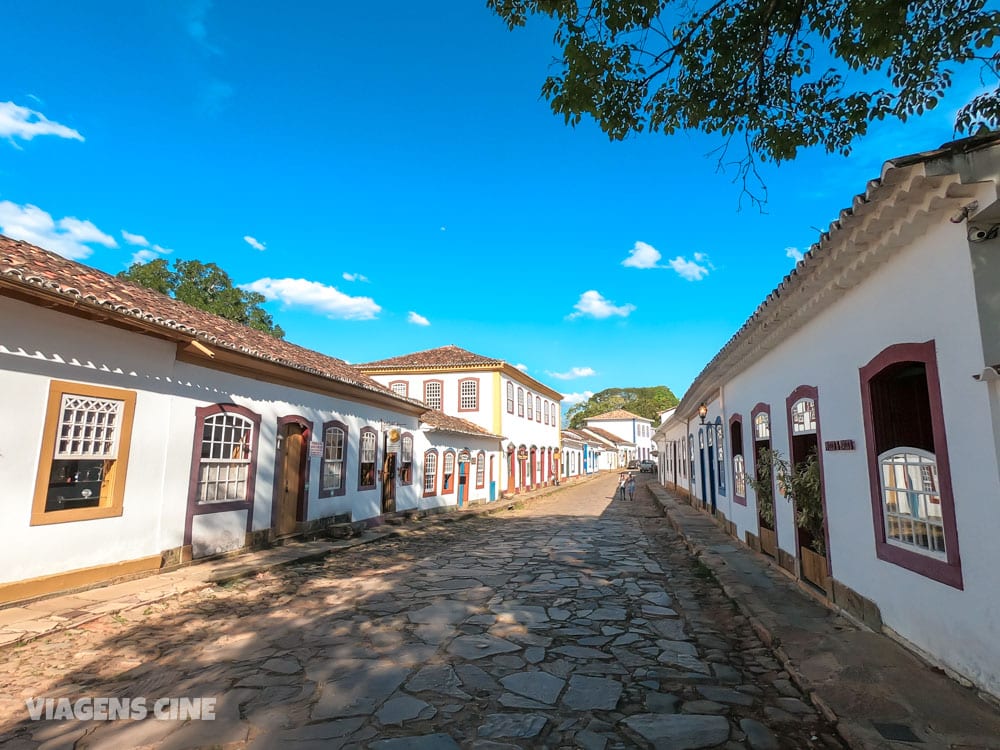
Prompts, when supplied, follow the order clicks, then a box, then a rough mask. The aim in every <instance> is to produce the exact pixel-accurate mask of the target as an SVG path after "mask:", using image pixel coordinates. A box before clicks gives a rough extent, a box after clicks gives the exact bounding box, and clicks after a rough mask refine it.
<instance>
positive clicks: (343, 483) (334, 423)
mask: <svg viewBox="0 0 1000 750" xmlns="http://www.w3.org/2000/svg"><path fill="white" fill-rule="evenodd" d="M334 427H336V428H337V429H338V430H343V431H344V467H343V469H342V470H341V474H340V489H339V490H324V489H323V464H324V462H325V461H326V459H325V458H324V457H320V460H319V497H321V498H323V497H340V496H341V495H346V494H347V455H348V447H349V446H350V444H351V440H350V436H351V433H350V431H349V430H348V429H347V425H346V424H344V423H343V422H340V421H338V420H336V419H334V420H331V421H329V422H324V423H323V432H322V434H320V441H321V442H322V443H323V451H324V454H323V455H324V456H325V455H326V433H327V430H330V429H332V428H334Z"/></svg>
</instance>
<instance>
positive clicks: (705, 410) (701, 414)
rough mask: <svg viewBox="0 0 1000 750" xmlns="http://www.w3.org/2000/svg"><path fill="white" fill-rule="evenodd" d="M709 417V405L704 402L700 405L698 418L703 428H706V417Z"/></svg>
mask: <svg viewBox="0 0 1000 750" xmlns="http://www.w3.org/2000/svg"><path fill="white" fill-rule="evenodd" d="M707 416H708V404H706V403H705V402H704V401H702V402H701V403H700V404H699V405H698V417H699V418H700V419H701V425H702V427H704V426H705V417H707Z"/></svg>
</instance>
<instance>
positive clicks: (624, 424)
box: [584, 409, 656, 461]
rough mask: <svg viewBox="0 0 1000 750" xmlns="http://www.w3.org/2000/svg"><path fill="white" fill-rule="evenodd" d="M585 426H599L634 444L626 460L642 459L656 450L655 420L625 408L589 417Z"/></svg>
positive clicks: (585, 421)
mask: <svg viewBox="0 0 1000 750" xmlns="http://www.w3.org/2000/svg"><path fill="white" fill-rule="evenodd" d="M584 426H585V427H597V428H598V429H601V430H604V431H605V432H610V433H611V434H612V435H614V436H616V437H618V438H621V439H622V440H623V441H625V442H627V443H628V444H630V445H631V446H632V450H631V451H629V454H628V456H627V457H626V461H633V460H634V461H642V460H644V459H647V458H649V457H650V456H651V455H652V454H653V453H655V451H656V446H655V444H654V443H653V420H652V419H646V417H640V416H639V415H638V414H633V413H632V412H630V411H626V410H625V409H615V410H614V411H608V412H605V413H604V414H597V415H595V416H593V417H587V418H586V419H585V420H584Z"/></svg>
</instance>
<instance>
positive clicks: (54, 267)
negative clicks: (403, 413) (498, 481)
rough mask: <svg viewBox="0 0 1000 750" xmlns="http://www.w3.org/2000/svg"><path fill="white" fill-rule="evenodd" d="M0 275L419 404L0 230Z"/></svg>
mask: <svg viewBox="0 0 1000 750" xmlns="http://www.w3.org/2000/svg"><path fill="white" fill-rule="evenodd" d="M0 277H3V278H4V279H6V280H7V281H9V282H13V283H14V284H16V285H18V286H21V287H23V288H24V289H25V290H36V291H45V292H48V293H54V294H56V295H59V296H62V297H66V298H68V299H69V300H71V301H72V302H74V303H75V304H78V305H84V306H89V307H92V308H94V309H97V310H100V311H101V312H103V313H104V314H107V315H108V316H109V317H116V316H118V317H121V318H123V319H130V318H131V319H137V320H139V321H142V322H143V323H145V324H147V325H153V326H155V327H158V328H162V329H164V330H165V331H169V332H172V333H173V334H174V335H175V336H176V334H181V335H182V336H183V337H191V338H192V339H198V340H199V341H202V342H204V343H206V344H211V345H212V346H215V347H219V348H224V349H229V350H232V351H236V352H240V353H243V354H246V355H248V356H251V357H254V358H256V359H261V360H266V361H268V362H273V363H275V364H279V365H283V366H285V367H290V368H293V369H296V370H301V371H304V372H308V373H311V374H314V375H319V376H321V377H324V378H327V379H330V380H335V381H338V382H341V383H346V384H349V385H353V386H357V387H360V388H363V389H366V390H370V391H377V392H378V393H380V394H390V395H392V396H393V397H394V398H396V399H397V400H399V401H403V402H406V403H410V404H415V403H417V402H415V401H413V400H411V399H406V398H403V397H400V396H397V395H396V394H393V393H392V392H391V391H389V389H387V388H385V387H384V386H382V385H381V384H379V383H377V382H375V381H374V380H372V379H371V378H370V377H368V376H367V375H365V374H363V373H362V372H361V371H359V370H357V369H355V368H354V367H352V366H351V365H349V364H347V363H346V362H345V361H343V360H341V359H337V358H336V357H330V356H327V355H325V354H320V353H319V352H315V351H312V350H311V349H306V348H304V347H301V346H297V345H295V344H292V343H289V342H287V341H282V340H280V339H276V338H274V337H273V336H269V335H268V334H266V333H264V332H263V331H257V330H254V329H253V328H248V327H247V326H244V325H241V324H239V323H235V322H233V321H230V320H227V319H225V318H221V317H219V316H218V315H213V314H212V313H208V312H205V311H204V310H199V309H198V308H195V307H191V306H190V305H188V304H185V303H184V302H180V301H179V300H176V299H173V298H172V297H167V296H165V295H163V294H160V293H158V292H154V291H152V290H151V289H146V288H145V287H141V286H138V285H136V284H132V283H131V282H128V281H125V280H123V279H119V278H117V277H115V276H111V275H109V274H106V273H104V272H103V271H98V270H97V269H96V268H90V267H89V266H85V265H82V264H80V263H76V262H74V261H71V260H67V259H66V258H63V257H61V256H59V255H56V254H55V253H51V252H49V251H47V250H43V249H42V248H40V247H35V246H34V245H30V244H28V243H26V242H20V241H18V240H14V239H11V238H9V237H5V236H3V235H0Z"/></svg>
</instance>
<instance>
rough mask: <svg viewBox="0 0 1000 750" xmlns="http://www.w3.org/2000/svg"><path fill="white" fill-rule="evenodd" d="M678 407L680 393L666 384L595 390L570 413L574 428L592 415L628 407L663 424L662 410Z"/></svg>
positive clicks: (569, 417)
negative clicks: (675, 393)
mask: <svg viewBox="0 0 1000 750" xmlns="http://www.w3.org/2000/svg"><path fill="white" fill-rule="evenodd" d="M674 406H677V396H675V395H674V393H673V391H671V390H670V389H669V388H668V387H667V386H665V385H654V386H652V387H649V388H607V389H605V390H603V391H601V392H600V393H595V394H594V395H593V396H591V397H590V398H589V399H587V400H586V401H581V402H580V403H579V404H575V405H574V406H572V407H570V409H569V410H568V411H567V412H566V418H567V419H568V420H569V426H570V427H571V428H575V427H582V426H583V422H584V420H585V419H587V418H588V417H594V416H597V415H598V414H604V413H605V412H608V411H614V410H615V409H624V410H625V411H630V412H632V413H633V414H638V415H639V416H640V417H646V419H652V420H653V424H658V423H659V413H660V412H661V411H666V410H667V409H670V408H673V407H674Z"/></svg>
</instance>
